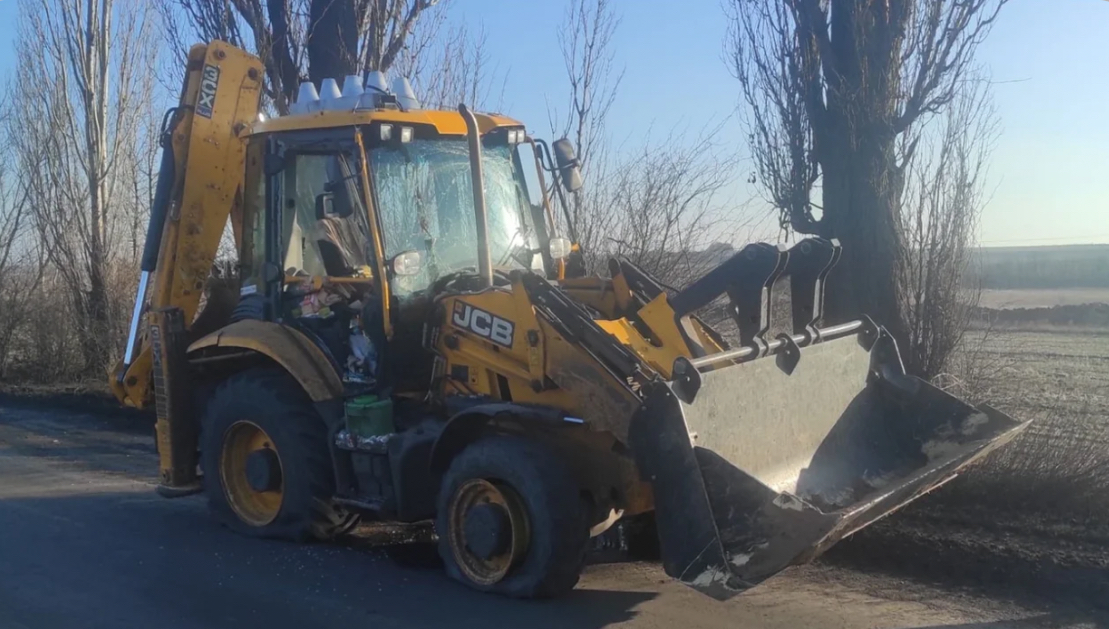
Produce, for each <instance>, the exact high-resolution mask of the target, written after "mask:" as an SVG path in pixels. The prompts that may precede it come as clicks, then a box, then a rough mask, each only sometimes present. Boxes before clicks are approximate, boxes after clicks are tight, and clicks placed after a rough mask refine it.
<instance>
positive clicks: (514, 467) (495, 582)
mask: <svg viewBox="0 0 1109 629" xmlns="http://www.w3.org/2000/svg"><path fill="white" fill-rule="evenodd" d="M489 486H492V487H494V488H495V490H490V489H488V487H489ZM483 487H484V488H486V489H485V491H496V492H499V493H501V494H502V495H503V497H504V498H505V503H506V505H507V506H505V507H504V508H501V507H500V506H497V505H496V504H495V502H489V501H483V500H482V499H477V500H476V501H474V502H473V503H472V504H474V505H475V506H481V507H489V506H494V507H495V508H494V509H493V510H494V511H497V510H500V511H503V512H504V513H506V514H508V515H507V516H497V515H494V516H492V517H493V519H497V517H500V519H501V521H503V522H504V523H506V524H505V526H502V527H501V528H502V529H504V528H506V527H507V528H509V529H511V532H510V536H511V540H508V541H505V540H503V539H498V541H497V542H495V543H493V544H491V545H490V546H486V547H485V548H484V550H477V551H474V550H472V549H471V546H470V545H469V541H468V540H469V539H472V538H473V537H474V536H473V535H472V533H470V532H468V529H467V525H466V524H465V523H464V522H463V520H465V521H467V522H468V521H469V519H470V518H468V517H467V518H464V517H460V514H461V513H462V511H460V508H459V505H460V504H462V502H461V501H464V500H465V496H466V494H467V492H471V495H472V492H473V491H479V492H480V491H481V490H482V488H483ZM510 507H511V508H510ZM474 511H475V509H472V508H471V509H469V510H467V511H465V514H466V515H469V514H471V513H473V512H474ZM486 511H488V509H486ZM452 513H453V514H454V516H453V517H452ZM481 515H482V516H486V515H488V514H487V513H483V514H481ZM520 515H523V516H524V519H525V521H526V522H525V525H524V527H523V529H521V527H519V526H517V520H518V517H517V516H520ZM510 521H511V526H508V525H507V523H508V522H510ZM435 530H436V533H437V534H438V536H439V554H440V556H441V557H442V558H443V563H444V565H445V567H446V571H447V574H448V575H450V576H451V578H453V579H455V580H456V581H460V582H462V583H464V584H466V585H468V586H470V587H472V588H474V589H477V590H481V591H485V592H496V593H498V594H505V595H508V596H513V597H517V598H549V597H554V596H559V595H561V594H564V593H566V592H568V591H570V590H571V589H573V588H574V586H575V585H576V584H577V582H578V577H579V576H580V574H581V570H582V566H583V564H584V562H585V552H586V548H587V546H588V542H589V523H588V521H587V518H586V515H585V512H584V509H583V501H582V499H581V494H580V490H579V487H578V485H577V483H576V482H575V481H574V478H573V476H572V475H571V474H570V471H569V470H568V469H567V468H566V465H565V464H564V463H563V462H562V461H561V460H559V459H558V457H556V456H555V455H554V454H553V453H551V452H550V451H549V450H548V449H547V448H545V447H544V446H542V445H541V444H538V443H535V442H532V441H527V440H525V439H520V438H516V437H503V436H495V437H488V438H485V439H482V440H480V441H477V442H475V443H473V444H471V445H470V446H468V447H467V448H466V449H465V450H463V451H462V453H460V454H459V455H458V456H457V457H455V459H454V460H453V461H452V462H451V465H450V468H449V470H448V471H447V473H446V475H445V476H444V478H443V483H442V486H441V489H440V492H439V504H438V514H437V516H436V521H435ZM481 530H484V529H481ZM520 530H526V540H524V541H525V542H526V543H523V544H521V545H520V546H517V545H516V544H517V542H519V541H520V538H519V537H518V536H517V533H518V531H520ZM467 535H470V537H469V538H468V537H467ZM501 537H503V535H501ZM478 545H479V542H478V541H475V542H474V546H473V547H474V548H476V547H478ZM491 547H492V548H495V550H490V548H491ZM498 552H500V553H501V554H497V553H498ZM505 554H508V555H509V557H510V558H511V561H510V562H508V563H509V564H510V567H509V568H508V569H507V572H505V573H504V574H503V575H502V574H499V572H498V570H489V571H485V572H484V573H483V572H482V569H483V568H485V567H488V565H490V563H492V564H495V563H496V562H497V561H500V560H501V558H503V557H504V556H505ZM479 555H483V556H485V557H487V558H488V557H489V556H490V555H495V557H493V558H492V559H490V560H489V562H490V563H485V564H483V563H482V561H484V560H482V559H480V558H478V559H475V558H476V557H478V556H479ZM475 562H476V563H477V564H478V566H479V569H477V570H475V569H474V567H473V566H474V564H475ZM502 570H503V569H502ZM475 574H477V576H478V578H477V579H475ZM482 576H484V577H485V578H484V579H483V578H481V577H482ZM483 581H484V582H483ZM490 581H492V582H490Z"/></svg>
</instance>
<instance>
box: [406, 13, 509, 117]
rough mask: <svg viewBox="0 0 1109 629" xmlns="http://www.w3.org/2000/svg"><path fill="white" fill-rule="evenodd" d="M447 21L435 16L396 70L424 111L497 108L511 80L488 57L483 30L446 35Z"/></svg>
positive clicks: (452, 31)
mask: <svg viewBox="0 0 1109 629" xmlns="http://www.w3.org/2000/svg"><path fill="white" fill-rule="evenodd" d="M445 16H446V13H445V12H443V11H439V12H437V13H435V14H434V15H433V16H432V18H431V20H430V23H429V24H427V25H425V26H424V28H422V29H421V30H420V32H419V33H418V35H419V36H418V37H414V38H413V40H414V41H413V40H410V41H411V45H409V46H407V47H405V51H404V53H402V55H401V58H400V59H399V60H398V61H397V64H396V66H395V67H396V69H397V71H398V72H399V73H400V74H401V75H403V76H406V77H408V78H409V79H411V81H412V85H413V89H414V90H415V92H416V94H417V95H418V96H419V98H420V101H421V102H422V103H423V105H424V106H425V107H429V108H437V109H452V108H454V107H457V106H458V104H459V103H466V104H467V105H469V106H471V107H472V108H475V109H478V110H488V109H490V108H493V109H496V108H499V107H500V106H501V104H502V101H503V99H504V86H505V84H506V78H507V77H506V76H505V75H503V74H501V73H500V72H499V68H498V66H497V65H495V64H493V63H492V60H491V59H490V58H489V53H488V51H487V42H488V35H487V34H486V32H485V27H484V26H482V27H480V28H479V29H478V31H477V32H476V33H473V32H471V31H470V29H469V28H467V26H466V25H465V24H462V25H458V26H454V27H451V28H449V29H446V30H445V31H444V30H443V29H442V20H443V19H444V18H445ZM498 87H499V89H500V92H499V93H496V92H495V91H494V90H496V89H497V88H498Z"/></svg>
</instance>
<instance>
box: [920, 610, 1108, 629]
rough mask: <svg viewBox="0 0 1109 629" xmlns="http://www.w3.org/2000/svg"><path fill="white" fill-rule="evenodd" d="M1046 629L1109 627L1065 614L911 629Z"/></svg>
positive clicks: (1101, 622) (1092, 620) (1088, 619)
mask: <svg viewBox="0 0 1109 629" xmlns="http://www.w3.org/2000/svg"><path fill="white" fill-rule="evenodd" d="M1047 627H1089V628H1091V629H1094V628H1096V629H1103V628H1105V627H1109V625H1107V624H1105V623H1104V622H1103V621H1098V620H1096V619H1091V618H1079V617H1072V616H1069V615H1065V614H1043V615H1040V616H1035V617H1032V618H1024V619H1022V620H999V621H997V622H972V623H967V624H958V625H928V626H927V627H914V628H913V629H1041V628H1047Z"/></svg>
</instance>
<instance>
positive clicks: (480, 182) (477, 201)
mask: <svg viewBox="0 0 1109 629" xmlns="http://www.w3.org/2000/svg"><path fill="white" fill-rule="evenodd" d="M458 113H460V114H462V119H463V120H464V121H466V139H467V140H469V143H470V180H471V185H472V186H473V188H474V222H475V227H476V228H477V250H478V251H477V269H478V274H479V275H481V281H482V284H483V285H484V286H485V287H486V288H488V287H490V286H492V285H493V259H492V256H491V254H490V252H489V215H488V214H487V213H486V210H485V184H484V182H485V177H484V176H483V175H482V170H481V134H480V132H479V131H478V127H477V118H475V117H474V114H473V112H472V111H470V110H469V109H467V108H466V105H461V104H460V105H459V106H458Z"/></svg>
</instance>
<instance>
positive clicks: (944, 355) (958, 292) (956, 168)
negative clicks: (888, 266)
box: [899, 81, 998, 377]
mask: <svg viewBox="0 0 1109 629" xmlns="http://www.w3.org/2000/svg"><path fill="white" fill-rule="evenodd" d="M938 122H939V124H936V125H932V126H934V127H935V128H934V129H925V130H923V131H921V132H920V133H917V130H916V129H909V130H907V133H906V134H905V136H904V138H903V141H904V142H905V146H906V148H908V147H913V148H914V150H916V152H917V156H916V159H914V160H912V161H911V162H909V166H908V169H907V171H906V173H907V177H906V193H905V197H906V198H905V202H904V205H903V210H902V226H903V237H904V244H905V246H904V248H903V250H902V259H901V263H900V265H899V266H900V270H901V279H900V283H901V286H902V291H901V294H900V297H901V311H902V313H903V316H904V321H905V325H906V328H907V329H906V332H907V340H908V344H907V345H906V346H905V348H904V351H903V355H904V357H905V360H906V363H907V365H908V366H909V367H910V369H912V370H913V371H914V372H916V373H918V374H920V375H922V376H924V377H933V376H936V375H939V374H940V373H941V372H943V371H944V369H945V368H946V365H947V362H948V358H949V357H950V356H951V355H952V354H953V352H955V350H956V348H957V347H959V346H960V343H961V342H962V341H963V336H964V334H965V332H966V330H967V327H968V326H969V324H970V320H971V317H972V315H973V314H974V310H975V307H976V306H977V304H978V295H979V291H978V290H977V289H976V288H974V287H969V286H967V285H966V276H967V270H968V266H969V265H970V264H971V256H972V254H973V248H974V237H975V230H976V227H977V224H978V218H979V216H980V215H981V209H982V205H983V203H984V201H985V199H984V195H983V190H984V186H983V178H984V177H985V175H986V171H987V162H988V160H989V157H990V154H991V152H992V151H993V148H994V144H995V141H996V138H997V134H998V122H997V114H996V111H995V108H994V106H993V102H992V100H991V99H990V93H989V84H988V83H987V82H986V81H968V82H967V83H966V87H965V88H964V89H962V90H960V92H959V93H958V94H957V95H956V96H955V99H954V100H953V101H952V102H951V104H950V106H949V107H948V108H947V110H946V111H945V112H944V114H943V115H942V116H941V117H940V119H939V121H938Z"/></svg>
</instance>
